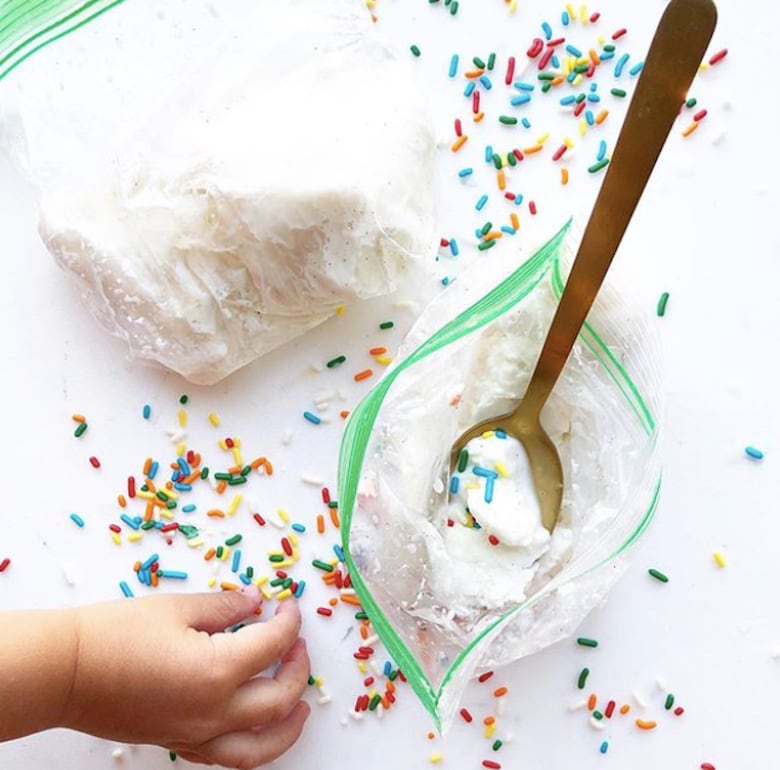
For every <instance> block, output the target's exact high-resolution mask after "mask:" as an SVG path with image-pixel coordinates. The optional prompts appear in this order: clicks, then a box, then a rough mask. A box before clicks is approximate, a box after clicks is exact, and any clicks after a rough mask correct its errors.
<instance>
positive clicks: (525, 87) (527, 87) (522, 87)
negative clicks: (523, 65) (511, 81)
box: [515, 80, 536, 91]
mask: <svg viewBox="0 0 780 770" xmlns="http://www.w3.org/2000/svg"><path fill="white" fill-rule="evenodd" d="M515 88H516V89H517V90H518V91H533V90H535V89H536V86H535V85H534V84H533V83H524V82H523V81H522V80H518V81H516V82H515Z"/></svg>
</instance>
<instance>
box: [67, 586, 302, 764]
mask: <svg viewBox="0 0 780 770" xmlns="http://www.w3.org/2000/svg"><path fill="white" fill-rule="evenodd" d="M259 603H260V594H259V592H258V591H257V590H256V589H254V587H252V588H250V589H246V591H245V592H238V591H227V592H224V593H220V594H193V595H175V596H172V595H168V596H153V597H149V598H145V599H133V600H132V601H127V600H123V601H118V602H112V603H107V604H99V605H94V606H90V607H84V608H79V609H77V610H75V611H74V612H75V613H76V622H77V635H78V655H77V664H76V669H75V676H74V680H73V687H72V690H71V693H70V695H69V698H68V703H67V705H66V707H65V708H66V710H65V714H64V718H63V720H62V724H63V726H64V727H71V728H73V729H76V730H81V731H83V732H88V733H91V734H93V735H98V736H101V737H104V738H109V739H112V740H117V741H124V742H128V743H153V744H158V745H160V746H164V747H166V748H169V749H173V750H174V751H176V752H177V753H178V754H180V755H181V756H182V757H184V758H185V759H189V760H191V761H194V762H202V763H206V764H213V763H219V764H221V765H225V766H227V767H234V768H254V767H257V766H258V765H261V764H264V763H266V762H270V761H271V760H273V759H275V758H276V757H278V756H279V755H280V754H282V753H283V752H284V751H286V750H287V749H288V748H289V747H290V746H292V744H293V743H295V741H296V740H297V738H298V736H299V735H300V733H301V730H302V729H303V723H304V721H305V720H306V717H307V716H308V714H309V707H308V706H307V705H306V704H305V703H303V702H301V700H300V699H301V696H302V694H303V692H304V690H305V688H306V684H307V680H308V676H309V658H308V655H307V654H306V645H305V643H304V641H303V640H302V639H299V638H298V631H299V629H300V624H301V618H300V613H299V611H298V608H297V606H296V604H295V603H294V601H292V600H287V601H285V602H282V603H281V605H280V607H279V610H278V611H277V613H276V615H275V616H274V617H272V618H270V619H269V620H267V621H265V622H259V623H252V624H249V625H247V626H246V627H244V628H242V629H240V630H239V631H237V632H235V633H220V632H221V631H222V630H223V629H225V628H228V627H230V626H232V625H234V624H236V623H238V622H240V621H241V620H244V619H246V618H247V617H248V616H250V615H251V614H252V613H253V612H254V610H255V609H256V608H257V606H258V604H259ZM279 661H281V665H280V666H279V667H278V669H277V670H276V672H275V673H274V674H273V677H259V676H258V674H260V673H261V672H263V671H265V670H266V669H268V668H269V667H271V666H273V665H274V664H275V663H277V662H279Z"/></svg>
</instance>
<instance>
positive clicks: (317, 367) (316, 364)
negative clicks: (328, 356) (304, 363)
mask: <svg viewBox="0 0 780 770" xmlns="http://www.w3.org/2000/svg"><path fill="white" fill-rule="evenodd" d="M309 366H310V367H311V370H312V371H313V372H317V373H318V374H319V372H321V371H322V370H323V369H324V368H325V367H324V366H323V365H322V363H320V362H319V361H312V362H311V363H310V364H309Z"/></svg>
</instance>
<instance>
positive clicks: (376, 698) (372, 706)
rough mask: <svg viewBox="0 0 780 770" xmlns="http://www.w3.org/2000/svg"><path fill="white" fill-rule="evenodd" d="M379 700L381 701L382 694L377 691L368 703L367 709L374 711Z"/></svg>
mask: <svg viewBox="0 0 780 770" xmlns="http://www.w3.org/2000/svg"><path fill="white" fill-rule="evenodd" d="M364 702H365V701H364ZM381 702H382V696H381V695H380V694H379V693H377V694H376V695H375V696H374V697H373V698H371V702H370V703H369V704H368V710H369V711H376V707H377V706H378V705H379V704H380V703H381Z"/></svg>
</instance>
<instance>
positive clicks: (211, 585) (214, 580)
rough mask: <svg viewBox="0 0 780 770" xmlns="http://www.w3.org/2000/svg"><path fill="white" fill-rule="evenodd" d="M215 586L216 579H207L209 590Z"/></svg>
mask: <svg viewBox="0 0 780 770" xmlns="http://www.w3.org/2000/svg"><path fill="white" fill-rule="evenodd" d="M216 584H217V579H216V578H215V577H213V578H209V582H208V584H207V585H208V587H209V588H214V586H215V585H216Z"/></svg>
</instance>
